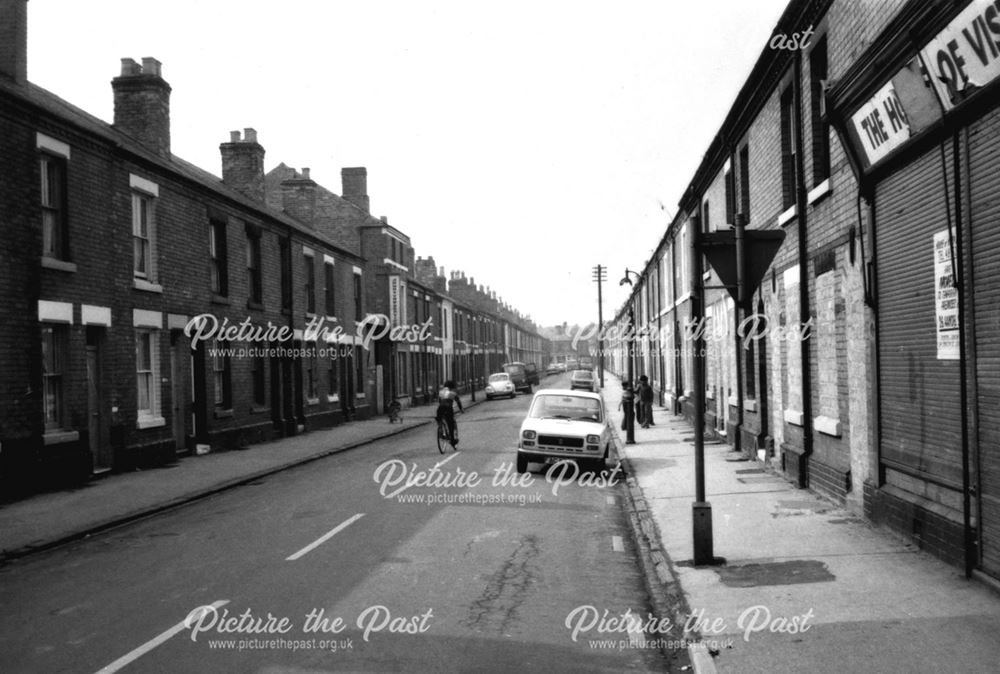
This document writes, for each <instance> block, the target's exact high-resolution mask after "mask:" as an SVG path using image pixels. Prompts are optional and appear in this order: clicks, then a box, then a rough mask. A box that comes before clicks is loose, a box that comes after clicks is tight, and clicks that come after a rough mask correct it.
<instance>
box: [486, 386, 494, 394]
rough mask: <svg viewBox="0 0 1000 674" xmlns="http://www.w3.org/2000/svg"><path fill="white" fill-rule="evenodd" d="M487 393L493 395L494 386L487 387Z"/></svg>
mask: <svg viewBox="0 0 1000 674" xmlns="http://www.w3.org/2000/svg"><path fill="white" fill-rule="evenodd" d="M486 392H487V393H493V386H492V385H490V386H487V387H486Z"/></svg>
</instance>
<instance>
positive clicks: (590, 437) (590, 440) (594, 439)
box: [587, 435, 601, 445]
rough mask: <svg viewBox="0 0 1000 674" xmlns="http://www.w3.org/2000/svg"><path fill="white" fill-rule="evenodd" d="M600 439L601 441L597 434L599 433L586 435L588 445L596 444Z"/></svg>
mask: <svg viewBox="0 0 1000 674" xmlns="http://www.w3.org/2000/svg"><path fill="white" fill-rule="evenodd" d="M600 441H601V436H599V435H588V436H587V444H588V445H596V444H597V443H599V442H600Z"/></svg>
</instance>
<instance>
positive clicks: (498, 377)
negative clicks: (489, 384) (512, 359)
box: [490, 374, 510, 381]
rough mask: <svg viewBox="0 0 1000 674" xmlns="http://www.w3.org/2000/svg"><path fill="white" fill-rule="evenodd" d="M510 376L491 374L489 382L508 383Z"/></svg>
mask: <svg viewBox="0 0 1000 674" xmlns="http://www.w3.org/2000/svg"><path fill="white" fill-rule="evenodd" d="M509 380H510V376H508V375H506V374H491V375H490V381H509Z"/></svg>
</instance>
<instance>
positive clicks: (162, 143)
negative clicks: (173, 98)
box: [111, 56, 170, 159]
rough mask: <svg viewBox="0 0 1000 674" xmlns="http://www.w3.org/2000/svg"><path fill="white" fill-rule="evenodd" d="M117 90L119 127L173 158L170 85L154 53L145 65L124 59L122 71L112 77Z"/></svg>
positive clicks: (156, 151)
mask: <svg viewBox="0 0 1000 674" xmlns="http://www.w3.org/2000/svg"><path fill="white" fill-rule="evenodd" d="M111 88H112V90H114V94H115V124H114V125H115V127H116V128H117V129H118V130H119V131H122V132H124V133H126V134H128V135H129V136H132V137H133V138H135V139H136V140H137V141H139V142H140V143H142V144H143V145H145V146H146V147H147V148H149V149H150V150H152V151H153V152H155V153H157V154H158V155H160V156H161V157H163V158H164V159H170V85H169V84H167V83H166V81H164V79H163V77H162V76H161V74H160V62H159V61H157V60H156V59H154V58H151V57H148V56H147V57H145V58H143V59H142V65H141V66H140V65H139V64H138V63H136V62H135V61H133V60H132V59H130V58H123V59H122V73H121V75H120V76H119V77H116V78H115V79H113V80H112V81H111Z"/></svg>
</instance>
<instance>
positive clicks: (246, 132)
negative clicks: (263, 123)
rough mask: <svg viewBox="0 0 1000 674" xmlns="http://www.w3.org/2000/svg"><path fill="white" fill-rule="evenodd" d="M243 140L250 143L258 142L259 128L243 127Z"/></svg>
mask: <svg viewBox="0 0 1000 674" xmlns="http://www.w3.org/2000/svg"><path fill="white" fill-rule="evenodd" d="M243 140H245V141H246V142H248V143H256V142H257V130H256V129H243Z"/></svg>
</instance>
